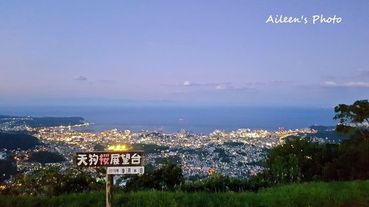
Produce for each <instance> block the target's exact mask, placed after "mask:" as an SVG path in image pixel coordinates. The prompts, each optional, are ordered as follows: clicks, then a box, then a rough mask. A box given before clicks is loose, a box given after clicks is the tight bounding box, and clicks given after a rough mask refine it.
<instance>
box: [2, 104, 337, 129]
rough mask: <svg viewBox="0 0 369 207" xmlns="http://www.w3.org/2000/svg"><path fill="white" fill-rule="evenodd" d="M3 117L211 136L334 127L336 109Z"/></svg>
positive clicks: (38, 112)
mask: <svg viewBox="0 0 369 207" xmlns="http://www.w3.org/2000/svg"><path fill="white" fill-rule="evenodd" d="M0 114H6V115H19V116H58V117H65V116H80V117H83V118H84V119H85V121H87V122H89V123H92V125H91V126H90V127H89V128H88V129H89V130H91V131H95V132H98V131H103V130H109V129H119V130H126V129H128V130H132V131H141V130H148V131H161V132H165V133H174V132H178V131H180V130H186V131H190V132H194V133H204V134H205V133H210V132H212V131H214V130H216V129H219V130H225V131H232V130H236V129H240V128H250V129H267V130H276V129H278V128H285V129H297V128H307V127H309V126H312V125H334V124H335V122H334V120H333V109H327V108H296V107H293V108H292V107H280V108H270V107H174V106H169V107H168V106H113V107H112V106H110V107H107V106H87V107H82V106H68V107H66V106H65V107H60V106H58V107H56V106H52V107H51V106H50V107H2V109H1V110H0Z"/></svg>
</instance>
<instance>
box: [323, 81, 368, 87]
mask: <svg viewBox="0 0 369 207" xmlns="http://www.w3.org/2000/svg"><path fill="white" fill-rule="evenodd" d="M321 86H322V87H325V88H369V82H366V81H348V82H340V83H338V82H336V81H324V82H323V83H322V84H321Z"/></svg>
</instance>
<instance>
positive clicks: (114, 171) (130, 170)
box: [106, 166, 145, 175]
mask: <svg viewBox="0 0 369 207" xmlns="http://www.w3.org/2000/svg"><path fill="white" fill-rule="evenodd" d="M144 169H145V168H144V166H130V167H108V168H107V169H106V173H107V174H108V175H136V174H138V175H142V174H144Z"/></svg>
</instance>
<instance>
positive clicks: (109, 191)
mask: <svg viewBox="0 0 369 207" xmlns="http://www.w3.org/2000/svg"><path fill="white" fill-rule="evenodd" d="M105 194H106V207H111V202H112V198H113V175H109V174H106V192H105Z"/></svg>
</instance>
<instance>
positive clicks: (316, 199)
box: [0, 181, 369, 207]
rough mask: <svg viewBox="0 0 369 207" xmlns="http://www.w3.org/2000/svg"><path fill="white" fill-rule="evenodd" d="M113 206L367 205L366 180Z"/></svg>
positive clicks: (121, 201)
mask: <svg viewBox="0 0 369 207" xmlns="http://www.w3.org/2000/svg"><path fill="white" fill-rule="evenodd" d="M104 199H105V198H104V193H102V192H96V193H84V194H69V195H63V196H56V197H29V196H28V197H27V196H16V197H12V196H0V206H1V207H10V206H11V207H18V206H19V207H31V206H32V207H36V206H40V207H42V206H48V207H51V206H54V207H62V206H63V207H64V206H65V207H90V206H101V207H103V206H104V205H105V203H104V202H105V200H104ZM113 206H114V207H116V206H124V207H146V206H147V207H155V206H158V207H161V206H162V207H168V206H175V207H182V206H183V207H207V206H209V207H210V206H211V207H218V206H219V207H223V206H237V207H238V206H239V207H241V206H243V207H249V206H252V207H267V206H271V207H274V206H275V207H282V206H283V207H295V206H309V207H314V206H317V207H321V206H325V207H332V206H352V207H360V206H369V181H353V182H331V183H322V182H314V183H303V184H293V185H286V186H280V187H275V188H270V189H265V190H262V191H260V192H258V193H252V192H245V193H232V192H229V193H206V192H200V193H184V192H158V191H153V192H135V193H116V194H115V195H114V204H113Z"/></svg>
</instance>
